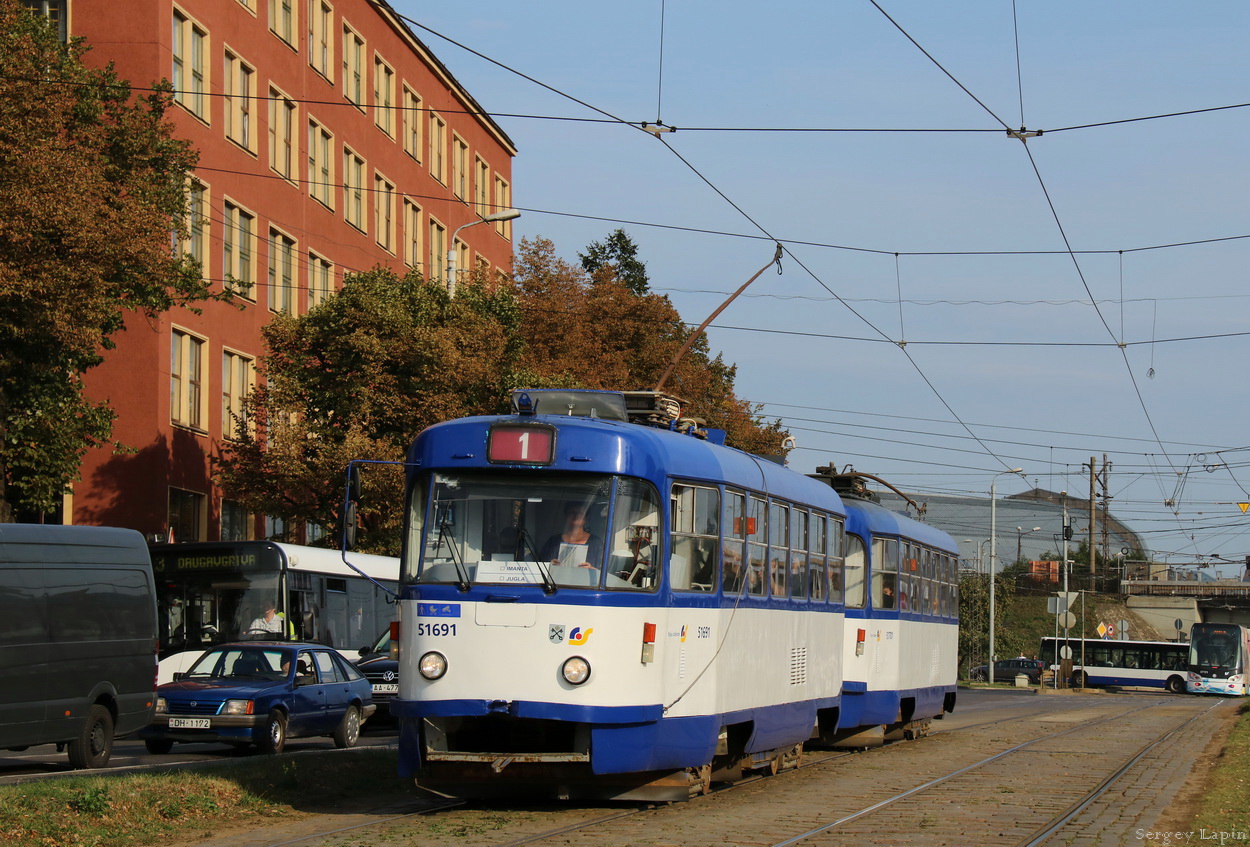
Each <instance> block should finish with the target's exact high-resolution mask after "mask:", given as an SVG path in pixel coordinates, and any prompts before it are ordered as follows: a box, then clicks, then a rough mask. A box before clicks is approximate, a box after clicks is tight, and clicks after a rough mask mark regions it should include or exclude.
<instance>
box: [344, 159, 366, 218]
mask: <svg viewBox="0 0 1250 847" xmlns="http://www.w3.org/2000/svg"><path fill="white" fill-rule="evenodd" d="M343 217H344V218H345V219H346V220H347V222H348V223H349V224H351V225H352V226H354V227H356V229H358V230H360V231H361V232H365V231H366V229H365V160H364V159H362V158H360V157H359V156H357V155H356V154H355V153H353V152H352V151H351V150H349V149H348V148H346V147H344V148H343Z"/></svg>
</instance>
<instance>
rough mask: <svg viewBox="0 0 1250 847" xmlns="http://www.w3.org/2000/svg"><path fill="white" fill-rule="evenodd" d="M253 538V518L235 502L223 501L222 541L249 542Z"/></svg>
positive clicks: (241, 505)
mask: <svg viewBox="0 0 1250 847" xmlns="http://www.w3.org/2000/svg"><path fill="white" fill-rule="evenodd" d="M251 538H252V516H251V515H249V514H248V513H247V509H245V508H243V504H242V503H239V502H237V501H235V500H222V501H221V540H222V541H249V540H251Z"/></svg>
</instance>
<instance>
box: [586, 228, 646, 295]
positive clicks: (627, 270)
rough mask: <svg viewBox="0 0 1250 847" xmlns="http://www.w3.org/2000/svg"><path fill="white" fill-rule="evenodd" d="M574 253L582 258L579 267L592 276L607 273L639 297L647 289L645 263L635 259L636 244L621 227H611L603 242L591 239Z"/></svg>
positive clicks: (636, 256) (636, 252)
mask: <svg viewBox="0 0 1250 847" xmlns="http://www.w3.org/2000/svg"><path fill="white" fill-rule="evenodd" d="M577 256H578V258H579V259H581V260H582V270H584V271H586V273H588V274H590V275H591V276H592V277H597V276H599V275H600V274H603V273H608V274H611V275H612V276H614V277H616V279H617V280H618V281H620V282H621V283H623V284H624V285H625V287H626V288H628V289H629V290H630V291H631V292H633V293H634V294H635V295H637V296H639V297H641V296H642V295H644V294H646V293H647V292H648V291H649V290H651V281H650V279H648V278H647V266H646V264H645V263H643V261H642V260H641V259H639V258H638V245H637V244H635V243H634V240H633V239H632V238H630V237H629V234H628V233H626V232H625V230H623V229H615V230H613V231H612V233H611V234H610V235H609V236H608V237H607V238H606V239H605V240H603V241H592V242H591V243H590V244H589V245H588V246H587V247H586V252H585V253H578V254H577Z"/></svg>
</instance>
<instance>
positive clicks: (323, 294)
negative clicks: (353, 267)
mask: <svg viewBox="0 0 1250 847" xmlns="http://www.w3.org/2000/svg"><path fill="white" fill-rule="evenodd" d="M333 293H334V265H332V264H331V263H330V262H329V261H327V260H326V259H323V258H321V257H320V256H318V255H317V254H316V253H311V252H310V253H309V254H308V308H310V309H311V308H313V307H314V306H319V305H321V304H322V303H324V302H325V301H326V300H327V299H329V297H330V295H331V294H333Z"/></svg>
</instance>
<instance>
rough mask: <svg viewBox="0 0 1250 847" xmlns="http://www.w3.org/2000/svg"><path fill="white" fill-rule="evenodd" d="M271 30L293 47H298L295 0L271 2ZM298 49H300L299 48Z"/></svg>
mask: <svg viewBox="0 0 1250 847" xmlns="http://www.w3.org/2000/svg"><path fill="white" fill-rule="evenodd" d="M269 29H270V31H271V32H272V33H273V34H274V35H276V36H278V37H279V38H281V39H282V40H283V41H285V42H286V43H287V44H289V45H291V46H292V47H296V44H295V33H297V32H299V30H298V29H297V28H296V20H295V0H269ZM297 49H298V47H297Z"/></svg>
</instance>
